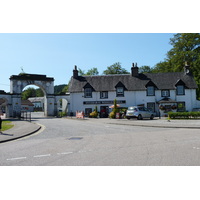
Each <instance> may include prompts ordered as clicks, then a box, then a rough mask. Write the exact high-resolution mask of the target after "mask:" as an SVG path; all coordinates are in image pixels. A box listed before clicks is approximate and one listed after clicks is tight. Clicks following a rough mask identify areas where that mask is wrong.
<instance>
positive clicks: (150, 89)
mask: <svg viewBox="0 0 200 200" xmlns="http://www.w3.org/2000/svg"><path fill="white" fill-rule="evenodd" d="M147 96H155V87H154V86H148V87H147Z"/></svg>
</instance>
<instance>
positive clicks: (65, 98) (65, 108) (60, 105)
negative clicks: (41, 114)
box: [55, 94, 70, 116]
mask: <svg viewBox="0 0 200 200" xmlns="http://www.w3.org/2000/svg"><path fill="white" fill-rule="evenodd" d="M69 96H70V95H69V94H65V95H56V96H55V105H56V106H55V114H56V115H57V116H58V115H60V113H63V114H64V115H68V114H69V105H70V101H69Z"/></svg>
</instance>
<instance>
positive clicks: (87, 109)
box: [85, 108, 92, 117]
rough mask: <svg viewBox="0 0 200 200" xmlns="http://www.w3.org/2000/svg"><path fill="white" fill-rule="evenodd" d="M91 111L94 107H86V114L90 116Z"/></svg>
mask: <svg viewBox="0 0 200 200" xmlns="http://www.w3.org/2000/svg"><path fill="white" fill-rule="evenodd" d="M91 112H92V108H86V109H85V116H87V117H89V116H90V113H91Z"/></svg>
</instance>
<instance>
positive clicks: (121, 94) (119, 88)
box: [116, 87, 124, 97]
mask: <svg viewBox="0 0 200 200" xmlns="http://www.w3.org/2000/svg"><path fill="white" fill-rule="evenodd" d="M116 93H117V94H116V95H117V97H119V96H120V97H122V96H124V88H123V87H117V88H116Z"/></svg>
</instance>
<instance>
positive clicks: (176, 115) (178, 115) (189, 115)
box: [168, 112, 200, 119]
mask: <svg viewBox="0 0 200 200" xmlns="http://www.w3.org/2000/svg"><path fill="white" fill-rule="evenodd" d="M168 116H169V118H170V119H197V118H200V112H169V113H168Z"/></svg>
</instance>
